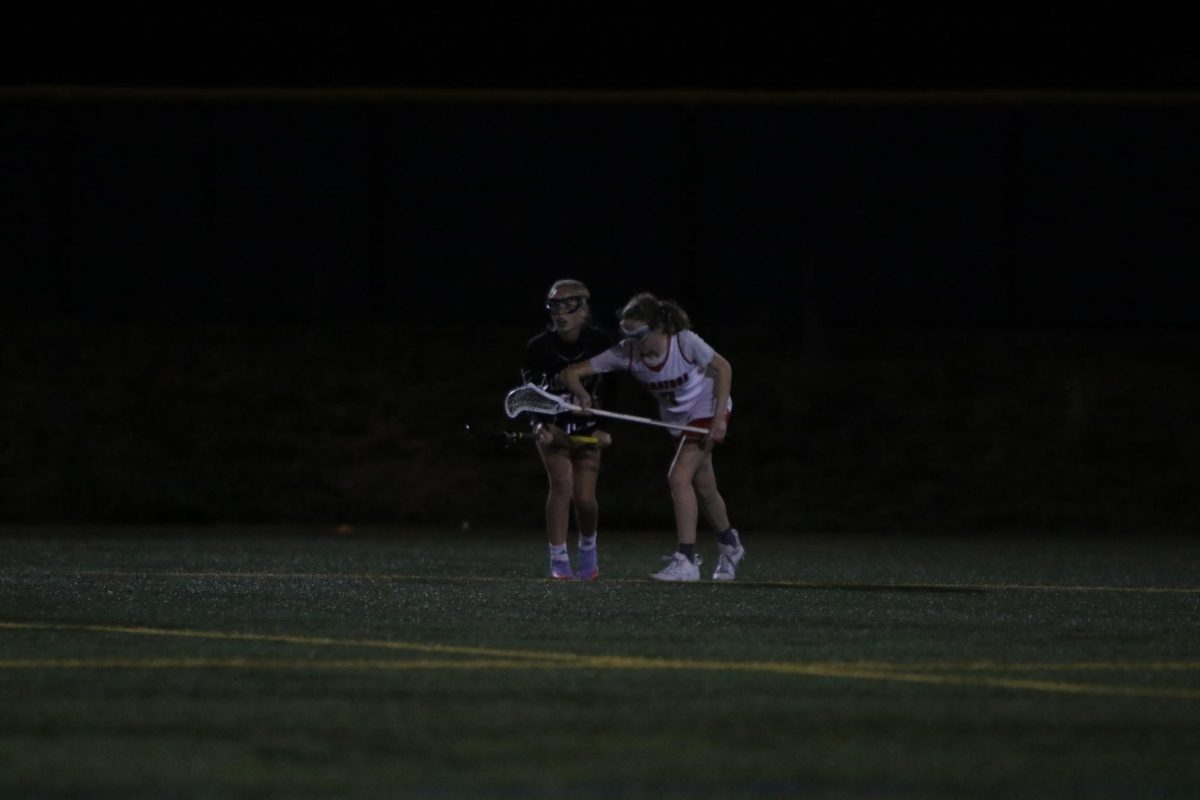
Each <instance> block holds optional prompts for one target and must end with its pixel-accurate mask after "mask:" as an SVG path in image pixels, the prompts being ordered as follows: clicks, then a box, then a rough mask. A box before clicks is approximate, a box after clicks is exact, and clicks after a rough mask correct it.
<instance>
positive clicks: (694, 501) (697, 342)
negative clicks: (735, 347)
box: [559, 293, 746, 581]
mask: <svg viewBox="0 0 1200 800" xmlns="http://www.w3.org/2000/svg"><path fill="white" fill-rule="evenodd" d="M617 316H618V318H619V319H620V331H621V342H619V343H618V344H615V345H613V346H612V347H610V348H609V349H607V350H605V351H604V352H603V353H600V354H599V355H596V356H593V357H592V358H591V359H588V360H586V361H581V362H579V363H577V364H572V365H571V366H569V367H567V368H566V369H564V370H563V371H562V372H561V373H559V378H560V380H561V381H562V383H563V384H564V385H565V386H566V387H567V388H568V389H570V390H571V392H572V394H574V395H575V398H576V400H577V402H578V404H579V405H580V407H582V408H583V409H585V410H586V409H590V408H591V404H592V398H591V396H590V394H589V393H588V391H587V389H586V388H585V386H584V384H583V379H584V378H586V377H587V376H589V375H595V374H597V373H604V372H616V371H619V370H624V371H627V372H629V373H630V375H632V376H633V378H634V379H635V380H636V381H638V382H639V383H641V384H642V385H643V386H644V387H646V389H647V390H649V391H650V393H651V394H653V395H654V397H655V399H656V400H657V401H658V409H659V415H660V416H661V418H662V420H663V421H664V422H671V423H677V424H681V425H683V424H686V425H690V426H693V427H699V428H706V429H708V433H707V435H703V434H696V433H682V434H681V433H678V432H677V433H674V434H673V435H675V436H677V437H678V442H677V444H676V446H675V457H674V459H672V461H671V467H670V469H668V470H667V482H668V484H669V485H670V487H671V502H672V504H673V505H674V507H675V529H676V533H677V534H678V536H679V548H678V550H676V552H675V553H674V554H673V555H671V556H669V557H668V558H667V559H666V561H667V564H666V566H665V567H664V568H663V569H662V570H660V571H659V572H656V573H654V574H653V575H651V577H652V578H655V579H657V580H660V581H697V580H699V579H700V563H701V560H700V558H699V557H698V556H697V555H696V526H697V523H698V518H699V515H700V513H703V514H704V516H705V518H706V519H707V520H708V522H709V524H711V525H712V526H713V529H714V530H716V531H717V541H718V550H719V555H718V558H717V566H716V569H715V570H714V571H713V575H712V577H713V580H717V581H728V580H733V579H734V578H735V577H736V575H737V568H738V564H740V563H741V561H742V559H743V558H744V557H745V554H746V550H745V548H743V547H742V542H741V537H740V536H739V535H738V532H737V529H736V528H734V527H732V526H731V525H730V524H729V515H728V512H727V511H726V508H725V500H724V498H722V497H721V493H720V492H719V491H718V490H717V476H716V472H714V470H713V460H712V455H713V447H714V445H716V444H719V443H720V442H722V441H724V440H725V432H726V430H727V427H728V424H729V417H730V414H731V413H732V412H733V400H732V399H731V398H730V389H731V386H732V382H733V368H732V367H731V366H730V364H729V362H728V361H727V360H726V359H725V358H724V357H723V356H721V354H720V353H718V352H717V351H715V350H714V349H713V348H712V347H711V346H709V344H708V343H707V342H705V341H704V340H703V339H701V338H700V337H699V336H698V335H697V334H696V333H695V332H694V331H692V330H691V321H690V320H689V319H688V315H687V313H686V312H685V311H684V310H683V309H682V308H680V307H679V306H678V305H676V304H675V303H672V302H669V301H663V300H659V299H658V298H657V297H655V296H654V295H652V294H649V293H642V294H638V295H635V296H634V297H633V298H632V299H631V300H630V301H629V302H628V303H626V304H625V307H624V308H622V309H621V311H620V313H619V314H618V315H617Z"/></svg>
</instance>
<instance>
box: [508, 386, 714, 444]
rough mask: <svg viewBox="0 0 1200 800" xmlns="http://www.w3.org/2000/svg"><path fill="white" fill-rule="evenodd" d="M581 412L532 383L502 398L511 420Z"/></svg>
mask: <svg viewBox="0 0 1200 800" xmlns="http://www.w3.org/2000/svg"><path fill="white" fill-rule="evenodd" d="M582 410H583V409H582V408H580V407H579V406H577V405H575V404H574V403H570V402H567V401H566V400H563V399H562V398H561V397H558V396H556V395H553V394H550V393H549V392H547V391H546V390H544V389H541V388H539V387H537V386H534V385H533V384H532V383H527V384H525V385H524V386H518V387H517V388H516V389H513V390H512V391H511V392H509V393H508V395H507V396H506V397H505V398H504V413H505V414H508V416H509V417H513V418H515V417H516V416H517V415H519V414H522V413H525V412H530V413H533V414H561V413H563V412H564V411H575V412H579V411H582ZM592 413H593V414H595V415H596V416H598V417H611V418H612V419H623V420H625V421H626V422H640V423H641V424H643V425H657V426H658V427H660V428H670V429H671V430H675V431H688V432H690V433H708V430H707V429H706V428H697V427H695V426H692V425H677V424H675V423H673V422H659V421H658V420H656V419H648V418H646V417H635V416H633V415H632V414H618V413H617V412H615V411H605V410H604V409H602V408H593V409H592Z"/></svg>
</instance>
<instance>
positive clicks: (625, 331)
mask: <svg viewBox="0 0 1200 800" xmlns="http://www.w3.org/2000/svg"><path fill="white" fill-rule="evenodd" d="M649 335H650V326H649V325H645V324H643V325H639V326H638V327H636V328H632V327H630V328H627V327H625V323H624V322H622V323H621V338H622V339H625V340H626V341H631V342H640V341H642V340H644V339H645V338H646V337H647V336H649Z"/></svg>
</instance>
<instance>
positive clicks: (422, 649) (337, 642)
mask: <svg viewBox="0 0 1200 800" xmlns="http://www.w3.org/2000/svg"><path fill="white" fill-rule="evenodd" d="M0 630H29V631H32V630H57V631H86V632H89V633H119V634H126V635H130V636H169V637H179V638H185V639H220V640H226V641H238V642H273V643H277V644H303V645H321V646H325V647H366V648H378V649H381V650H405V651H411V652H418V653H445V654H451V655H460V656H486V657H491V658H515V659H521V660H530V659H540V660H546V661H573V660H575V659H577V658H579V656H577V655H574V654H571V653H550V652H546V653H541V652H534V651H523V650H500V649H496V648H491V647H463V646H458V645H448V644H418V643H415V642H397V641H392V640H390V639H334V638H331V637H325V636H295V635H290V634H276V633H239V632H236V631H196V630H186V629H180V628H151V627H142V626H130V625H92V624H71V623H54V622H0Z"/></svg>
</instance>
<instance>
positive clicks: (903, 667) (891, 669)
mask: <svg viewBox="0 0 1200 800" xmlns="http://www.w3.org/2000/svg"><path fill="white" fill-rule="evenodd" d="M0 629H5V630H76V631H87V632H97V633H119V634H127V635H136V636H170V637H185V638H202V639H218V640H227V641H258V642H279V643H288V644H308V645H324V646H336V647H368V648H382V649H393V650H406V651H412V652H427V653H428V652H437V653H450V654H455V655H468V656H475V657H476V658H472V659H459V660H452V659H438V660H429V659H426V660H419V659H407V660H379V659H374V660H372V659H353V660H323V659H283V660H280V659H252V658H236V657H235V658H224V659H214V658H178V659H161V658H150V659H104V658H100V659H7V660H3V661H0V669H39V668H40V669H221V668H223V669H258V670H300V669H308V670H368V669H377V670H413V669H463V670H477V669H478V670H495V669H552V668H553V669H563V668H571V669H596V670H633V671H637V670H666V671H670V670H677V671H706V672H751V673H763V674H778V675H806V676H810V677H826V678H837V679H855V680H871V681H883V682H899V683H914V684H926V685H935V686H988V687H996V688H1005V689H1019V690H1026V691H1039V692H1053V693H1069V694H1085V695H1096V696H1109V697H1157V698H1174V699H1186V700H1195V699H1200V690H1193V689H1179V688H1155V687H1144V686H1111V685H1104V684H1094V683H1080V682H1067V681H1045V680H1031V679H1025V678H1007V677H991V676H964V675H947V674H929V671H932V670H946V671H953V670H959V671H968V672H970V671H979V670H987V671H996V672H1006V671H1034V670H1036V671H1052V670H1056V669H1057V670H1081V671H1100V670H1110V671H1112V670H1125V671H1161V670H1175V671H1196V670H1200V663H1197V662H1185V661H1168V662H1074V663H1066V664H1044V663H1042V664H1019V663H1016V664H1006V663H1000V662H990V661H979V662H963V663H960V664H956V663H954V662H933V663H927V664H916V663H904V662H769V661H766V662H764V661H703V660H681V659H657V658H645V657H641V656H603V655H602V656H586V655H578V654H569V653H546V652H539V651H524V650H501V649H494V648H479V647H458V646H453V645H426V644H414V643H410V642H394V641H388V640H370V639H332V638H327V637H312V636H289V635H278V634H245V633H233V632H230V633H225V632H221V631H192V630H183V629H170V628H150V627H133V626H119V625H92V624H78V625H73V624H66V623H22V622H0ZM481 656H487V658H479V657H481Z"/></svg>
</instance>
